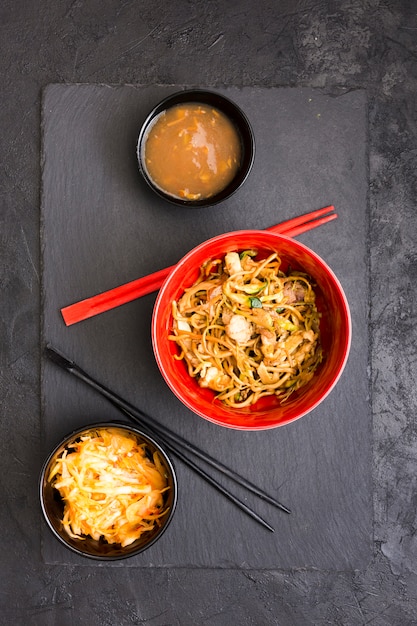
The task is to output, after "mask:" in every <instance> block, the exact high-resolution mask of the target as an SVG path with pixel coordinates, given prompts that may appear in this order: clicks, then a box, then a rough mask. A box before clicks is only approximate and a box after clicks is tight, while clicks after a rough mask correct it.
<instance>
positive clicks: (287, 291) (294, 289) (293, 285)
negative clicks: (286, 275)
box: [283, 280, 306, 304]
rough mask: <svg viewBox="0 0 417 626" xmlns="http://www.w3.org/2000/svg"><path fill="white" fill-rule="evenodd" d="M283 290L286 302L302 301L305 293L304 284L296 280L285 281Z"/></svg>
mask: <svg viewBox="0 0 417 626" xmlns="http://www.w3.org/2000/svg"><path fill="white" fill-rule="evenodd" d="M283 291H284V296H285V300H286V303H287V304H293V302H302V301H303V300H304V297H305V294H306V290H305V287H304V285H303V284H302V283H300V282H298V281H296V280H294V281H291V282H287V283H285V286H284V290H283Z"/></svg>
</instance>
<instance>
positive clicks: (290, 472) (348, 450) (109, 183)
mask: <svg viewBox="0 0 417 626" xmlns="http://www.w3.org/2000/svg"><path fill="white" fill-rule="evenodd" d="M180 88H182V87H178V86H151V87H142V86H105V85H51V86H49V87H47V88H46V90H45V92H44V100H43V110H42V129H43V160H42V178H43V190H42V220H41V239H42V261H43V267H42V270H43V271H42V310H43V319H42V342H43V343H45V342H51V343H52V344H54V345H55V346H56V347H58V348H60V349H62V350H63V351H64V352H65V353H67V354H68V355H69V356H71V357H72V358H74V360H75V361H77V362H78V363H79V365H81V366H82V367H83V368H84V369H86V370H87V371H88V372H89V373H91V374H92V375H94V376H95V377H96V378H97V379H98V380H100V381H102V382H103V383H104V384H107V385H109V386H110V387H112V388H113V389H114V390H115V391H117V392H118V393H120V394H121V395H123V396H125V397H126V398H127V399H129V400H130V401H132V402H133V403H135V404H136V405H138V406H140V407H142V408H143V409H145V410H146V411H148V412H149V413H151V414H153V415H154V416H156V417H157V418H158V419H159V420H160V421H162V422H165V423H167V424H169V425H170V427H171V428H173V429H175V430H177V431H178V432H179V433H180V434H182V435H184V436H186V437H187V438H189V439H190V440H192V441H194V442H195V443H196V444H197V445H199V446H200V447H203V448H205V449H206V450H207V451H209V452H210V453H212V454H213V455H214V456H217V457H218V458H220V459H221V460H223V461H224V462H225V463H227V464H229V465H230V466H232V467H233V468H234V469H236V470H237V471H238V472H240V473H241V474H243V475H245V476H247V477H249V478H251V479H253V480H254V481H255V482H257V483H258V484H259V485H260V486H262V487H263V488H265V489H266V490H267V491H269V492H270V493H271V494H273V495H275V496H277V497H278V498H279V499H280V500H281V501H282V502H283V503H285V504H287V505H288V506H289V507H290V508H291V509H292V511H293V513H292V515H290V516H287V515H285V514H284V513H282V512H280V511H278V510H276V509H274V508H273V507H271V506H269V505H267V504H264V503H262V502H259V501H257V499H256V498H255V497H252V496H250V495H249V496H246V494H245V493H244V492H242V491H240V490H239V489H237V488H236V493H237V494H238V495H240V496H241V497H243V498H246V499H247V502H248V504H250V505H251V506H253V507H254V508H256V510H257V511H258V512H259V513H260V514H261V515H262V516H263V517H265V518H266V519H267V520H268V521H269V522H270V523H271V524H272V525H273V526H274V527H275V528H276V531H275V533H274V534H272V533H270V532H268V531H267V530H264V529H263V528H261V527H260V526H258V525H257V524H256V522H254V521H253V520H251V519H250V518H248V517H246V516H245V515H244V514H243V513H242V512H241V511H239V510H238V509H237V508H235V507H234V506H233V505H232V504H230V503H229V502H228V501H226V500H225V499H224V498H223V497H222V496H221V495H219V494H218V493H217V492H216V491H214V490H213V489H212V488H211V487H210V486H208V485H207V484H205V483H204V482H203V481H202V480H201V479H200V478H198V477H196V476H195V475H194V474H193V473H192V472H191V471H190V470H189V469H188V468H185V467H184V466H183V465H182V464H181V463H180V462H175V459H174V462H175V465H176V468H177V471H178V477H179V486H180V493H179V504H178V509H177V513H176V516H175V517H174V520H173V522H172V525H171V527H170V529H169V531H168V532H167V533H165V535H164V536H163V537H162V539H161V540H160V542H158V543H157V544H156V545H155V546H153V547H152V548H151V549H150V550H148V551H147V552H145V553H143V554H142V555H140V556H138V557H135V558H132V559H128V560H127V561H123V562H120V563H117V564H113V565H112V566H113V567H117V566H123V567H132V566H136V567H208V568H252V569H293V568H317V569H336V570H345V569H356V568H357V569H361V568H363V567H364V566H365V565H366V564H367V563H368V561H369V558H370V556H371V539H372V496H371V444H370V441H371V418H370V408H369V398H368V380H367V362H368V360H367V359H368V332H367V313H368V295H367V293H368V290H367V287H368V279H367V250H366V244H365V241H366V230H367V227H368V224H367V184H368V183H367V116H366V108H367V107H366V98H365V95H364V92H362V91H353V92H350V93H346V94H344V95H342V96H339V97H337V98H335V97H330V96H328V95H325V94H322V93H321V92H320V91H317V90H311V89H291V88H271V89H264V88H234V87H233V88H219V89H218V90H219V91H221V92H222V93H225V94H226V95H228V96H229V97H230V98H232V99H233V100H235V101H236V102H237V103H238V104H240V105H241V107H242V108H243V109H244V111H245V112H246V113H247V115H248V117H249V118H250V120H251V122H252V125H253V128H254V132H255V136H256V144H257V151H256V158H255V165H254V168H253V171H252V173H251V175H250V177H249V179H248V181H247V183H246V185H245V186H244V188H243V189H242V190H240V192H238V193H237V194H236V195H235V196H233V197H232V198H231V199H229V200H228V201H226V202H225V203H224V204H222V205H219V206H217V207H214V208H212V209H209V210H201V209H200V210H197V211H190V210H187V209H178V208H174V207H172V206H171V205H169V204H165V203H164V202H163V201H161V200H159V199H157V198H156V197H155V196H154V195H152V193H151V192H150V191H149V190H148V189H147V188H146V186H145V184H144V183H143V181H142V180H141V178H140V176H139V174H138V170H137V165H136V158H135V145H136V138H137V135H138V132H139V128H140V125H141V122H142V121H143V120H144V118H145V116H146V114H147V112H148V111H149V110H150V109H151V107H152V106H153V105H155V104H156V103H157V102H158V101H159V100H160V99H162V98H163V97H165V96H166V95H168V94H169V93H172V92H174V91H176V90H178V89H180ZM327 204H334V205H335V206H336V208H337V211H338V213H339V216H340V217H339V219H338V220H336V221H335V222H332V223H331V224H329V225H326V226H324V227H322V228H320V229H317V230H315V231H312V232H310V233H307V234H304V235H303V236H301V237H300V240H302V241H303V242H304V243H306V244H307V245H309V246H310V247H312V248H313V249H314V250H315V251H316V252H317V253H318V254H320V255H321V256H322V257H323V258H324V259H325V260H326V261H327V262H328V263H329V264H330V266H331V267H332V268H333V270H334V271H335V272H336V274H337V275H338V277H339V279H340V280H341V282H342V284H343V286H344V289H345V291H346V294H347V296H348V299H349V302H350V305H351V313H352V320H353V343H352V350H351V355H350V358H349V362H348V364H347V367H346V369H345V372H344V374H343V376H342V379H341V380H340V382H339V384H338V386H337V388H336V389H335V390H334V391H333V393H332V394H331V395H330V396H329V397H328V398H327V399H326V400H325V402H324V403H323V404H322V405H321V406H320V407H319V408H318V409H316V410H315V411H314V412H313V413H311V414H310V415H308V416H306V417H304V418H303V419H301V420H299V421H298V422H296V423H294V424H292V425H289V426H286V427H284V428H278V429H275V430H272V431H266V432H255V433H244V432H239V431H233V430H228V429H223V428H220V427H216V426H215V425H213V424H210V423H208V422H205V421H204V420H202V419H200V418H199V417H197V416H195V415H194V414H192V413H191V412H189V411H188V410H187V409H185V408H184V407H183V406H182V405H181V403H180V402H179V401H178V400H177V399H176V398H175V397H174V396H173V394H172V393H171V392H170V391H169V390H168V388H167V387H166V385H165V383H164V382H163V380H162V377H161V376H160V374H159V371H158V369H157V366H156V364H155V361H154V358H153V354H152V348H151V344H150V317H151V312H152V306H153V302H154V300H155V295H149V296H146V297H145V298H143V299H141V300H138V301H135V302H132V303H130V304H128V305H125V306H123V307H120V308H118V309H116V310H113V311H110V312H107V313H105V314H103V315H101V316H98V317H96V318H92V319H90V320H87V321H85V322H82V323H80V324H77V325H75V326H72V327H68V328H67V327H66V326H65V325H64V323H63V320H62V317H61V315H60V308H61V307H63V306H65V305H68V304H70V303H72V302H75V301H77V300H79V299H81V298H85V297H88V296H91V295H94V294H95V293H98V292H100V291H103V290H106V289H109V288H111V287H114V286H116V285H119V284H121V283H123V282H127V281H129V280H132V279H134V278H137V277H138V276H141V275H144V274H146V273H149V272H151V271H155V270H157V269H160V268H162V267H165V266H167V265H169V264H173V263H175V262H176V261H177V260H178V259H179V258H180V257H181V256H182V255H183V254H184V253H185V252H187V251H188V250H189V249H190V248H191V247H192V246H194V245H195V244H197V243H199V242H200V241H202V240H204V239H206V238H208V237H210V236H212V235H215V234H218V233H221V232H225V231H228V230H235V229H241V228H265V227H267V226H270V225H272V224H275V223H278V222H280V221H282V220H284V219H288V218H290V217H294V216H295V215H298V214H301V213H304V212H306V211H309V210H312V209H315V208H319V207H321V206H325V205H327ZM41 387H42V429H43V450H42V452H43V454H46V453H47V451H48V450H49V449H50V448H51V447H52V446H53V445H55V443H56V442H57V441H58V440H59V439H60V438H61V436H63V435H64V434H66V433H67V432H68V431H70V430H72V429H73V428H74V427H77V426H79V425H83V424H86V423H92V422H94V421H97V420H103V419H112V418H120V415H119V413H117V411H116V410H115V409H113V407H111V406H110V405H109V404H108V403H106V401H105V400H102V399H101V398H100V397H98V396H97V395H96V394H95V393H94V392H93V391H91V390H90V389H88V388H86V387H85V386H83V384H82V383H79V382H78V381H76V380H74V379H73V378H72V377H70V376H69V375H68V374H66V373H65V372H63V371H61V370H60V369H58V368H57V367H56V366H54V365H52V364H51V363H49V362H46V361H45V360H43V362H42V379H41ZM229 486H230V485H229ZM233 488H234V487H233ZM42 555H43V559H44V561H45V562H47V563H68V564H82V565H97V563H96V562H92V561H89V560H88V559H83V558H82V557H78V556H76V555H73V554H72V553H70V552H69V551H67V550H66V549H65V548H64V547H62V546H61V545H60V544H58V542H57V541H56V540H55V539H54V538H53V537H52V535H51V534H50V532H49V530H48V529H47V528H46V525H44V524H43V525H42ZM97 566H99V565H97ZM106 566H107V567H109V566H110V565H109V564H106Z"/></svg>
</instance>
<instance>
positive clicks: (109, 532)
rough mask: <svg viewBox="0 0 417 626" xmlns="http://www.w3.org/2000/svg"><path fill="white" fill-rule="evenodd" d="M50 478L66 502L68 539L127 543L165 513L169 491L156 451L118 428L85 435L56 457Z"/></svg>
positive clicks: (148, 528) (64, 523)
mask: <svg viewBox="0 0 417 626" xmlns="http://www.w3.org/2000/svg"><path fill="white" fill-rule="evenodd" d="M48 480H49V482H50V483H51V484H52V485H53V486H54V487H55V489H57V490H58V491H59V493H60V495H61V497H62V499H63V501H64V516H63V519H62V523H63V526H64V528H65V530H66V532H67V533H68V535H69V536H70V537H73V538H77V539H85V537H86V536H90V537H92V538H93V539H96V540H99V539H103V540H105V541H107V543H111V544H113V543H120V544H121V546H123V547H124V546H128V545H130V544H131V543H133V542H134V541H136V539H138V538H139V537H140V536H141V535H142V534H143V533H145V532H148V531H150V530H152V529H153V528H154V526H155V524H157V523H158V520H159V519H160V518H161V517H162V516H163V515H165V514H166V513H167V512H168V508H167V507H165V508H164V496H163V494H164V492H165V491H166V490H167V489H169V486H168V482H167V477H166V472H165V470H164V467H163V464H162V462H161V459H160V456H159V454H158V452H155V453H154V455H153V458H152V460H151V459H150V458H149V457H148V456H147V453H146V447H145V444H143V443H139V442H138V440H137V439H136V438H135V437H134V436H133V435H132V436H131V435H130V434H129V433H127V432H125V431H124V430H122V429H117V428H99V429H92V430H91V431H89V432H87V433H86V434H83V435H82V437H80V438H79V439H77V441H75V442H74V443H72V444H71V446H70V447H68V448H66V449H65V450H64V452H63V453H62V454H61V455H60V457H58V458H57V459H56V461H55V463H54V465H53V466H52V467H51V470H50V473H49V476H48Z"/></svg>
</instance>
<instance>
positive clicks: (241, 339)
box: [225, 315, 253, 344]
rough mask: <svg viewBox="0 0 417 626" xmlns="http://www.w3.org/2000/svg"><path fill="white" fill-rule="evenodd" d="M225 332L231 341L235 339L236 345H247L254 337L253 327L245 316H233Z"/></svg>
mask: <svg viewBox="0 0 417 626" xmlns="http://www.w3.org/2000/svg"><path fill="white" fill-rule="evenodd" d="M225 330H226V334H227V335H228V336H229V337H230V339H234V341H236V343H240V344H246V343H248V342H249V340H250V338H251V337H252V333H253V326H252V324H251V323H250V322H249V321H248V320H247V319H246V318H245V317H243V315H232V317H231V318H230V322H229V323H228V324H226V326H225Z"/></svg>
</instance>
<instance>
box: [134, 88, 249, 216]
mask: <svg viewBox="0 0 417 626" xmlns="http://www.w3.org/2000/svg"><path fill="white" fill-rule="evenodd" d="M213 99H214V100H215V102H213ZM182 102H201V103H203V104H207V103H210V104H212V105H213V106H216V107H217V108H218V109H220V110H221V111H222V112H224V113H225V114H226V115H227V116H228V117H230V119H231V120H232V121H233V122H234V123H235V125H236V128H237V130H238V132H239V134H240V136H241V140H242V145H244V146H245V154H244V162H243V166H242V167H241V169H240V170H239V172H238V174H237V175H236V176H235V178H234V179H233V180H232V181H231V182H230V183H229V184H228V185H227V186H226V187H225V188H224V189H222V191H220V192H219V193H218V194H216V195H215V196H212V197H211V198H206V199H202V200H182V199H181V198H175V197H174V196H170V195H169V194H167V193H165V192H164V191H163V190H162V189H160V188H159V187H157V186H156V185H155V184H154V182H153V181H152V179H151V178H150V176H149V175H148V173H147V171H146V168H145V166H144V165H143V163H142V156H141V152H142V143H143V139H144V137H145V135H146V131H147V129H148V126H149V123H150V122H151V121H152V120H153V119H154V117H156V116H157V115H159V113H162V111H164V110H165V109H167V108H170V107H172V106H175V105H176V104H181V103H182ZM242 127H243V128H244V130H245V136H243V133H242ZM248 147H249V149H248ZM255 151H256V146H255V134H254V132H253V128H252V125H251V123H250V121H249V118H248V116H247V115H246V113H245V112H244V111H243V110H242V109H241V107H240V106H239V105H238V104H237V103H236V102H234V101H233V100H231V99H230V98H228V97H227V96H224V95H223V94H222V93H220V92H217V91H211V90H208V89H201V88H200V89H184V90H183V91H176V92H175V93H172V94H170V95H169V96H167V97H165V98H164V99H163V100H161V101H160V102H159V103H158V104H157V105H156V106H154V108H153V109H152V110H151V111H150V112H149V113H148V115H147V117H146V118H145V121H144V122H143V124H142V126H141V129H140V132H139V137H138V141H137V145H136V156H137V160H138V164H139V170H140V172H141V174H142V176H143V178H144V180H145V181H146V183H147V184H148V186H149V187H150V188H151V189H152V190H153V191H154V192H155V193H156V194H157V195H158V196H159V197H161V198H163V199H164V200H167V201H168V202H170V203H171V204H175V205H177V206H183V207H188V208H200V207H208V206H214V205H215V204H219V202H222V201H223V200H226V199H227V198H230V197H231V196H232V195H233V194H235V193H236V192H237V191H238V190H239V189H240V188H241V187H242V185H243V183H244V182H245V181H246V179H247V178H248V176H249V174H250V172H251V170H252V166H253V163H254V160H255Z"/></svg>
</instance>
